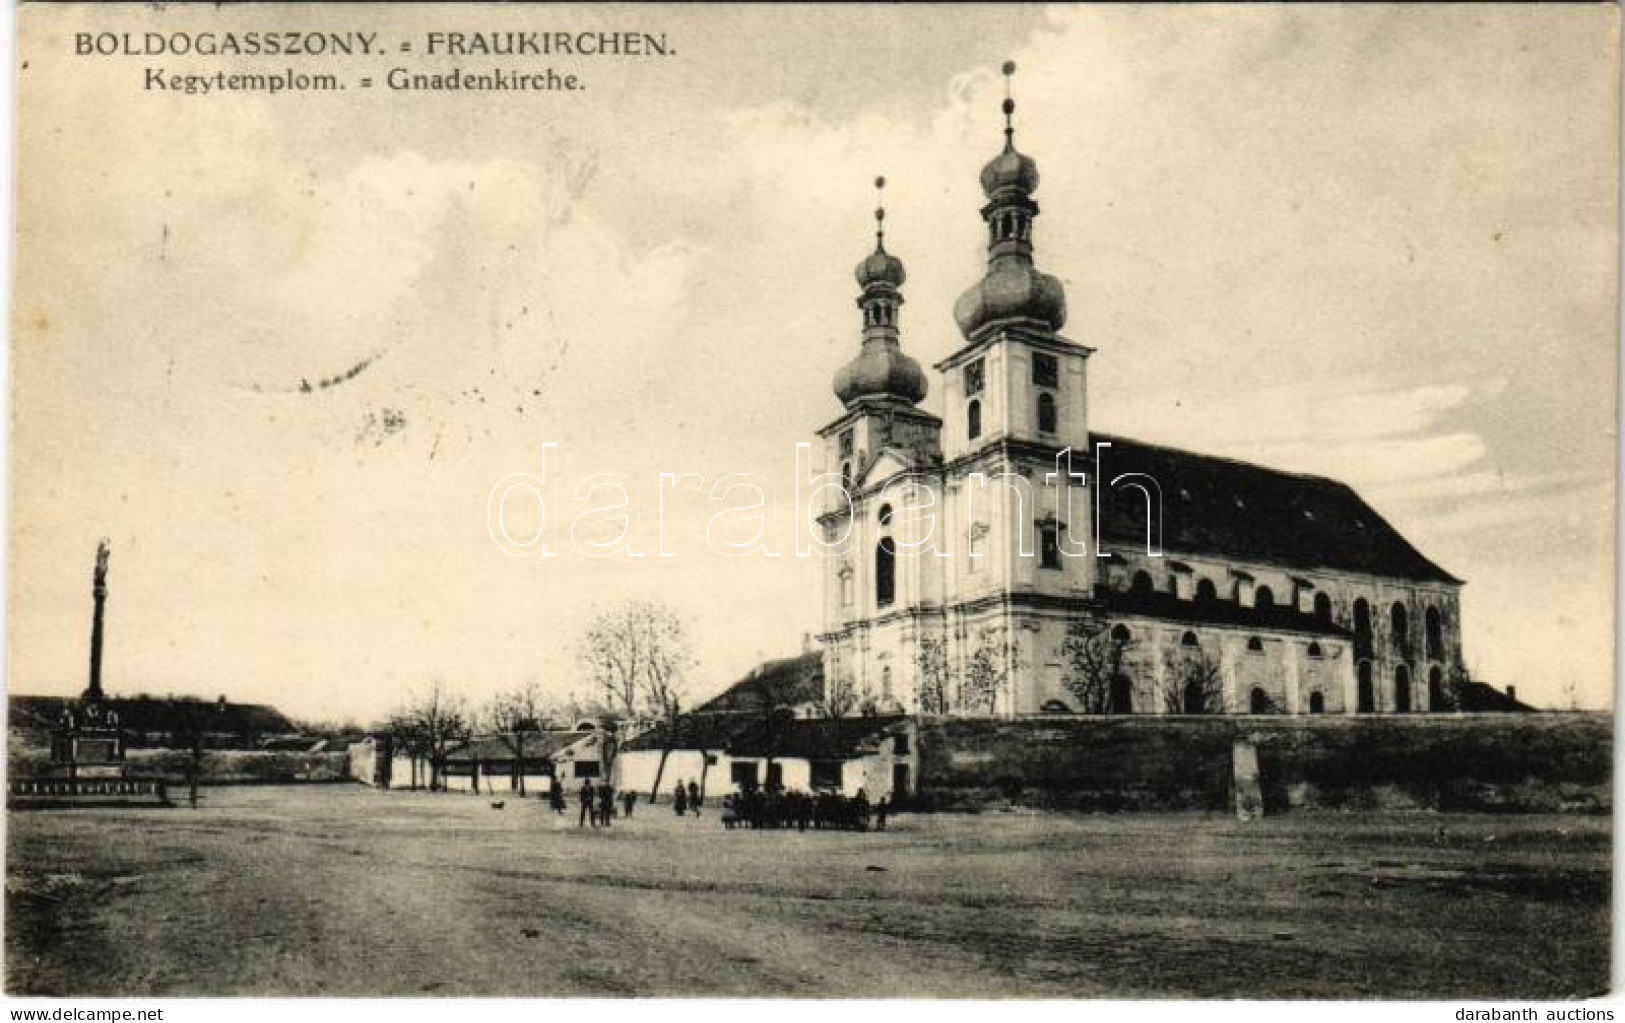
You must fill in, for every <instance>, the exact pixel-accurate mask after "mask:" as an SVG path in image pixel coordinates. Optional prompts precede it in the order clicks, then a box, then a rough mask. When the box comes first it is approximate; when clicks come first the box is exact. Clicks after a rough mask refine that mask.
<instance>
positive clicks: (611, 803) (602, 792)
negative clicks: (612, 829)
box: [598, 778, 615, 828]
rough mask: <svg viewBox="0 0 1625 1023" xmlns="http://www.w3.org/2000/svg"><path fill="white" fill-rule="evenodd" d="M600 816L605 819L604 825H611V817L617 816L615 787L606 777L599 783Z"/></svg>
mask: <svg viewBox="0 0 1625 1023" xmlns="http://www.w3.org/2000/svg"><path fill="white" fill-rule="evenodd" d="M598 816H599V817H601V818H602V819H603V825H604V827H606V828H607V827H609V819H610V818H611V817H613V816H615V789H614V787H613V786H611V785H610V783H609V779H608V778H605V779H604V780H603V781H601V782H599V783H598Z"/></svg>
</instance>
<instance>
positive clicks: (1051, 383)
mask: <svg viewBox="0 0 1625 1023" xmlns="http://www.w3.org/2000/svg"><path fill="white" fill-rule="evenodd" d="M1060 380H1061V372H1060V364H1059V363H1057V362H1056V359H1055V356H1053V355H1045V354H1044V353H1043V352H1034V353H1033V383H1034V384H1037V385H1038V386H1039V387H1058V386H1060Z"/></svg>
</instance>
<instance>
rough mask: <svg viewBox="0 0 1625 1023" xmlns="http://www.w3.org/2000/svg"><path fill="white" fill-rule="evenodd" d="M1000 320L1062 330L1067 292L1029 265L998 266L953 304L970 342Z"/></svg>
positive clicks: (1008, 263) (1014, 262) (1053, 279)
mask: <svg viewBox="0 0 1625 1023" xmlns="http://www.w3.org/2000/svg"><path fill="white" fill-rule="evenodd" d="M1000 320H1029V321H1032V322H1033V323H1035V324H1036V325H1037V326H1040V327H1042V328H1044V329H1045V330H1060V329H1061V328H1062V327H1063V326H1065V325H1066V289H1065V288H1063V287H1062V286H1061V282H1060V281H1058V280H1056V279H1055V278H1054V277H1052V276H1050V275H1049V274H1047V273H1043V272H1042V271H1040V270H1038V269H1037V268H1035V267H1034V266H1033V265H1032V263H1030V262H1027V263H1023V262H1020V261H1018V260H1010V261H1007V262H1004V263H996V264H995V265H993V266H990V267H989V268H988V271H987V274H986V276H984V277H983V278H982V279H981V280H980V281H978V282H976V283H975V284H973V285H971V287H970V288H969V289H968V290H967V291H965V293H964V294H962V295H960V296H959V300H958V301H957V302H955V303H954V322H956V323H958V324H959V330H960V332H961V333H963V334H964V335H965V337H966V338H969V337H970V336H971V335H972V334H974V333H976V331H978V330H980V329H981V328H982V327H983V326H985V325H987V324H989V323H995V322H998V321H1000Z"/></svg>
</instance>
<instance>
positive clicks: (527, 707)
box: [480, 679, 548, 796]
mask: <svg viewBox="0 0 1625 1023" xmlns="http://www.w3.org/2000/svg"><path fill="white" fill-rule="evenodd" d="M547 711H548V703H547V700H546V698H545V697H544V696H543V695H542V690H541V687H540V686H538V685H537V684H536V680H535V679H527V680H526V681H525V682H524V683H523V684H521V685H520V686H518V687H516V688H514V689H512V690H510V691H508V692H505V693H498V694H497V695H496V696H495V697H493V698H492V699H491V702H490V703H488V704H486V705H485V708H484V709H483V710H482V711H481V712H480V723H481V725H482V726H483V727H485V728H487V729H489V730H490V731H492V732H493V733H495V734H496V735H498V736H500V737H501V738H502V744H503V745H504V746H505V747H507V749H508V752H509V753H510V754H512V756H513V772H512V777H511V778H510V779H509V785H510V786H512V788H513V790H514V791H515V792H517V793H519V794H520V795H521V796H523V795H524V794H525V739H526V737H527V736H528V735H529V733H531V732H535V731H539V730H540V729H541V727H542V722H543V721H544V720H545V719H546V717H547Z"/></svg>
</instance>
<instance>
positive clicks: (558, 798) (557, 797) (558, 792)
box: [547, 774, 564, 814]
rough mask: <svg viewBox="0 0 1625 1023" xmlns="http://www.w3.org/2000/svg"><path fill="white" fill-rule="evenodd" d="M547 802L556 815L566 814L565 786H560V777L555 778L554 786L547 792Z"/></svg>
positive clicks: (555, 776)
mask: <svg viewBox="0 0 1625 1023" xmlns="http://www.w3.org/2000/svg"><path fill="white" fill-rule="evenodd" d="M547 801H548V803H550V804H551V805H552V807H553V812H554V813H556V814H562V813H564V786H563V785H560V784H559V776H558V775H556V774H555V775H554V776H553V785H552V787H551V788H549V789H548V790H547Z"/></svg>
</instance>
